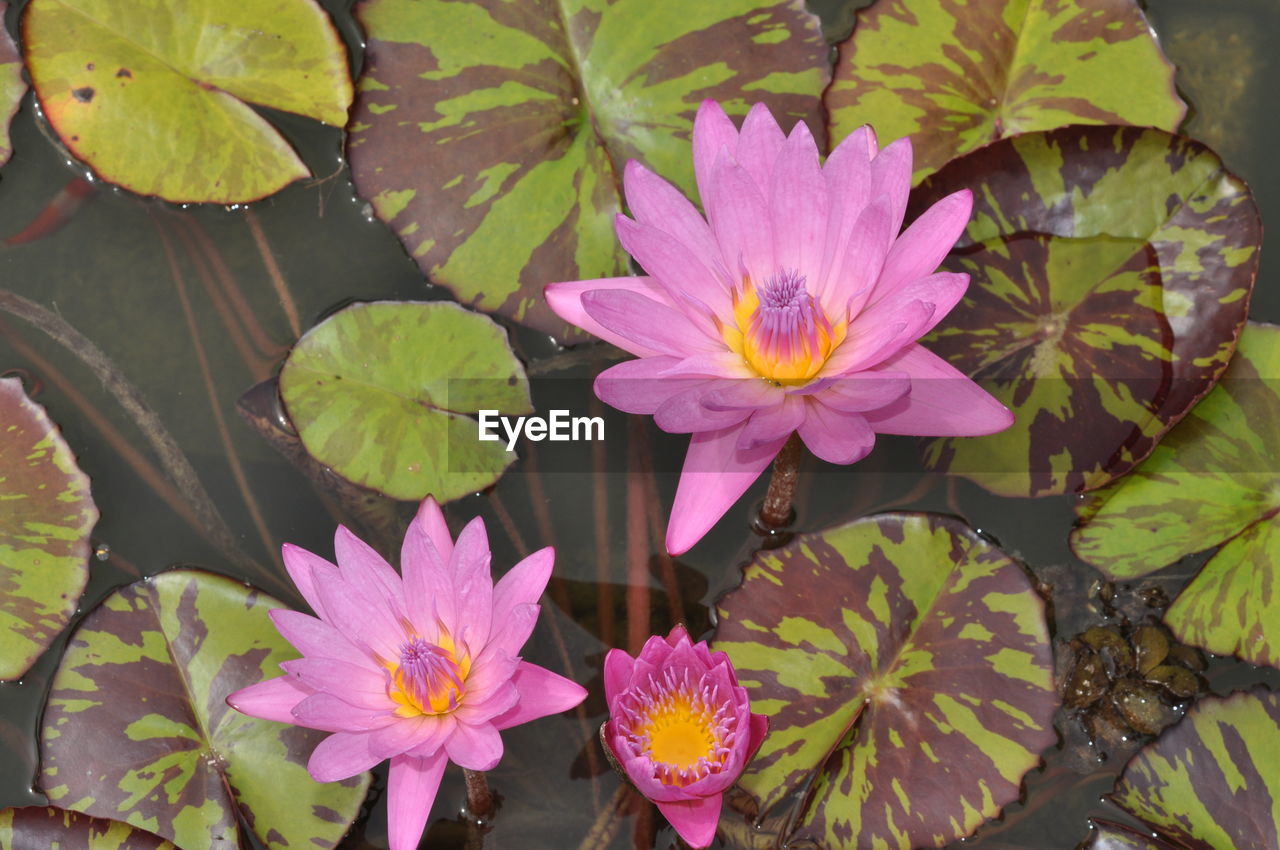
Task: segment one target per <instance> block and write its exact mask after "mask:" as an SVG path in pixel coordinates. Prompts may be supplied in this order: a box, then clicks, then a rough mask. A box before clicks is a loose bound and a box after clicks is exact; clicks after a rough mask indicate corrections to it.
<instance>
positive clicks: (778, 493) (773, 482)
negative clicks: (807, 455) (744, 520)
mask: <svg viewBox="0 0 1280 850" xmlns="http://www.w3.org/2000/svg"><path fill="white" fill-rule="evenodd" d="M800 454H801V448H800V435H799V434H795V433H793V434H792V435H791V436H790V437H789V438H788V439H787V442H786V443H785V444H784V445H783V446H782V450H781V451H779V452H778V456H777V457H776V458H774V459H773V475H772V477H770V478H769V492H768V493H766V494H765V497H764V504H763V505H761V506H760V522H761V524H763V525H764V526H765V527H767V528H770V529H774V528H783V527H784V526H787V525H790V523H791V503H792V502H794V501H795V498H796V481H797V480H798V479H799V477H800V475H799V473H800Z"/></svg>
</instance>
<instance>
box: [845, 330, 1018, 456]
mask: <svg viewBox="0 0 1280 850" xmlns="http://www.w3.org/2000/svg"><path fill="white" fill-rule="evenodd" d="M876 368H877V369H884V370H895V371H901V372H906V373H907V374H909V375H910V376H911V394H910V395H909V396H907V397H906V398H904V399H902V400H900V401H898V402H895V403H894V404H891V405H889V406H888V407H885V408H882V409H880V410H875V411H872V412H869V413H868V414H867V421H868V422H869V423H870V424H871V427H872V428H874V429H875V430H876V431H877V432H879V433H881V434H912V435H916V436H921V437H945V436H964V437H970V436H978V435H981V434H994V433H996V432H997V431H1003V430H1004V429H1005V428H1008V427H1009V426H1010V425H1012V424H1013V414H1012V413H1010V412H1009V410H1008V409H1007V408H1006V407H1005V406H1004V405H1003V404H1001V403H1000V402H998V401H996V400H995V399H994V398H992V397H991V396H990V395H989V394H988V393H987V392H986V391H985V390H983V389H982V388H981V387H979V386H978V385H977V384H975V383H974V382H973V381H971V380H969V378H968V377H967V376H966V375H964V374H963V373H962V372H960V371H959V370H958V369H956V368H955V367H953V366H952V365H951V364H949V363H947V362H946V361H945V360H943V359H942V358H941V357H938V356H937V355H936V354H934V353H933V352H931V351H929V350H928V349H926V348H925V347H924V346H922V345H912V346H909V347H908V348H906V349H905V350H904V351H902V352H900V353H899V354H897V355H895V356H894V357H891V358H889V359H888V360H886V361H884V362H883V363H881V364H880V365H879V366H877V367H876Z"/></svg>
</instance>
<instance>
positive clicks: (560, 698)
mask: <svg viewBox="0 0 1280 850" xmlns="http://www.w3.org/2000/svg"><path fill="white" fill-rule="evenodd" d="M605 669H606V673H605V675H606V679H605V687H606V689H607V688H608V678H607V676H608V672H607V671H608V661H607V660H606V662H605ZM511 681H512V682H513V683H514V684H515V686H516V690H517V691H519V692H520V701H519V702H517V703H516V705H515V707H514V708H511V709H510V710H508V711H506V712H504V713H503V714H500V715H498V716H497V717H495V718H494V720H493V725H494V726H495V727H496V728H498V729H510V728H511V727H512V726H519V725H520V724H521V723H527V722H528V721H530V720H537V719H538V718H539V717H547V716H548V715H552V714H559V713H560V712H562V711H568V710H569V709H571V708H573V707H575V706H576V705H578V704H579V703H580V702H582V701H583V700H584V699H586V698H587V690H586V688H584V687H582V686H581V685H579V684H578V683H577V682H573V681H570V680H569V679H566V678H565V677H564V676H561V675H559V674H557V673H552V672H551V671H550V670H547V669H544V668H542V667H539V666H537V665H536V664H530V663H529V662H527V661H521V662H520V666H519V667H517V668H516V674H515V676H514V677H512V679H511Z"/></svg>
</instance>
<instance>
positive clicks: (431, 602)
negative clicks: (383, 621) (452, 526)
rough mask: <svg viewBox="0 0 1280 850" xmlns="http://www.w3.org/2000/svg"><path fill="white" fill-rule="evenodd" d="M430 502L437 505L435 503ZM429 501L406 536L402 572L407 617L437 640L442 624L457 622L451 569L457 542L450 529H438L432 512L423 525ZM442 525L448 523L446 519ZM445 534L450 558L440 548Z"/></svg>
mask: <svg viewBox="0 0 1280 850" xmlns="http://www.w3.org/2000/svg"><path fill="white" fill-rule="evenodd" d="M427 501H431V504H432V505H434V504H435V502H434V501H433V500H427ZM427 501H424V502H423V503H422V505H423V506H422V508H419V510H418V516H417V517H415V518H414V521H413V522H412V523H410V525H409V529H408V531H406V532H405V535H404V543H402V544H401V546H400V570H401V572H402V573H403V574H404V580H403V581H404V600H405V609H406V610H405V613H407V614H408V616H409V620H410V622H411V623H412V624H413V627H414V629H415V630H416V631H417V632H418V634H419V635H422V636H425V637H435V635H436V630H437V628H438V623H439V622H440V621H442V620H443V621H446V622H449V623H453V622H455V621H456V620H457V602H456V599H455V593H454V586H453V580H452V575H451V574H450V572H449V566H448V565H449V559H450V558H452V557H453V540H452V538H450V537H449V530H448V528H447V527H445V528H444V530H443V532H441V530H440V528H439V527H438V526H435V519H434V518H432V517H430V515H429V512H428V521H427V522H422V521H421V519H422V514H423V512H424V511H426V509H427V508H426V506H427ZM436 510H437V511H439V508H438V507H437V508H436ZM440 522H441V523H443V522H444V517H443V516H441V517H440ZM442 533H443V535H444V537H445V538H446V539H447V540H448V541H449V545H448V549H447V551H448V554H447V555H446V554H445V553H444V552H442V551H441V550H440V548H439V547H438V546H437V545H436V541H437V540H438V539H439V537H440V535H441V534H442Z"/></svg>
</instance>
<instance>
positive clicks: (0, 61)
mask: <svg viewBox="0 0 1280 850" xmlns="http://www.w3.org/2000/svg"><path fill="white" fill-rule="evenodd" d="M8 7H9V4H8V3H5V2H2V0H0V18H3V17H4V14H5V11H6V10H7V9H8ZM26 93H27V81H26V80H25V79H23V77H22V57H21V56H19V55H18V45H16V44H14V43H13V39H12V38H11V37H10V36H9V31H8V30H7V29H4V28H3V27H0V165H4V164H5V163H6V162H8V161H9V156H10V155H11V154H12V153H13V147H12V144H11V142H10V140H9V122H10V121H11V120H12V119H13V116H14V113H16V112H17V111H18V106H19V105H21V103H22V96H23V95H24V94H26Z"/></svg>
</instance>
